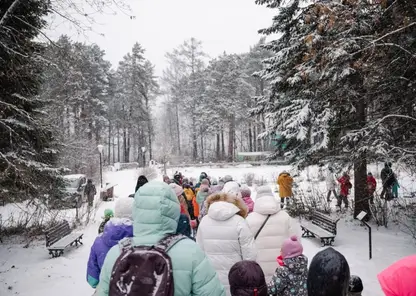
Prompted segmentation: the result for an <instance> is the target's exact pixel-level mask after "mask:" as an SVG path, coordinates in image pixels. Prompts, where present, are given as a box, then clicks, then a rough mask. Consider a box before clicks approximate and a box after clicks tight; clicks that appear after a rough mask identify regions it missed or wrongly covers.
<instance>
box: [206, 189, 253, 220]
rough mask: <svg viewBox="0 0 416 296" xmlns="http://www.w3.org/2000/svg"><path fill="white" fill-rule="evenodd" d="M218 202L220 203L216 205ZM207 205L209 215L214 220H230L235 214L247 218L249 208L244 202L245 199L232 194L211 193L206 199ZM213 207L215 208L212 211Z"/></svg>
mask: <svg viewBox="0 0 416 296" xmlns="http://www.w3.org/2000/svg"><path fill="white" fill-rule="evenodd" d="M217 203H219V205H216V204H217ZM206 206H207V213H208V216H210V217H211V218H212V219H214V220H221V221H224V220H228V219H230V218H231V217H232V216H234V215H235V214H238V215H240V216H241V217H243V218H246V217H247V214H248V208H247V206H246V204H245V203H244V200H243V199H242V198H239V197H236V196H234V195H232V194H213V195H210V196H208V197H207V199H206ZM214 206H215V207H214ZM212 207H214V209H213V210H212V211H211V208H212ZM210 213H211V214H210ZM226 217H227V218H226Z"/></svg>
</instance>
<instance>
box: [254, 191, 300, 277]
mask: <svg viewBox="0 0 416 296" xmlns="http://www.w3.org/2000/svg"><path fill="white" fill-rule="evenodd" d="M268 215H271V216H270V218H269V220H268V221H267V223H266V224H265V225H264V227H263V229H262V230H261V232H260V233H259V235H258V237H257V239H256V248H257V250H258V256H257V263H258V264H260V266H261V268H262V269H263V272H264V275H265V276H266V282H269V281H270V280H271V279H272V276H273V274H274V272H275V271H276V268H277V267H278V263H277V260H276V258H277V257H278V256H279V255H280V249H281V248H282V245H283V241H284V240H285V239H287V238H289V237H291V236H292V235H297V236H299V235H300V233H301V231H300V226H299V225H298V223H296V222H295V221H294V220H293V219H292V218H291V217H290V216H289V215H288V214H287V213H286V212H285V211H282V210H280V203H279V202H277V200H276V198H275V197H274V196H273V193H272V192H271V190H270V193H268V194H267V195H265V196H261V197H259V196H258V197H257V198H256V202H255V204H254V209H253V212H252V213H251V214H249V215H248V217H247V223H248V224H249V226H250V229H251V231H252V233H253V236H255V235H256V233H257V232H258V231H259V229H260V227H261V225H262V224H263V222H264V221H265V220H266V218H267V216H268Z"/></svg>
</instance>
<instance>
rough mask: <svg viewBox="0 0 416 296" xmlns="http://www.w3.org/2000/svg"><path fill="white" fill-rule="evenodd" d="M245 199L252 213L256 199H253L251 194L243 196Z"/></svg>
mask: <svg viewBox="0 0 416 296" xmlns="http://www.w3.org/2000/svg"><path fill="white" fill-rule="evenodd" d="M243 200H244V203H245V204H246V206H247V208H248V212H249V213H251V212H252V211H253V208H254V201H253V200H252V199H251V197H250V196H246V197H243Z"/></svg>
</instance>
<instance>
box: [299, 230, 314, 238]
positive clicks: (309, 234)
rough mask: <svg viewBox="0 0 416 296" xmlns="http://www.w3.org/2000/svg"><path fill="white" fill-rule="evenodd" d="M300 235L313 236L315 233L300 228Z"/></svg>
mask: <svg viewBox="0 0 416 296" xmlns="http://www.w3.org/2000/svg"><path fill="white" fill-rule="evenodd" d="M302 230H303V233H302V237H315V235H314V234H313V233H312V232H310V231H309V230H307V229H302Z"/></svg>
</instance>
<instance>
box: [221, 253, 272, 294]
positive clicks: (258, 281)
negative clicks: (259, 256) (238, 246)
mask: <svg viewBox="0 0 416 296" xmlns="http://www.w3.org/2000/svg"><path fill="white" fill-rule="evenodd" d="M228 281H229V282H230V292H231V296H253V295H255V296H268V294H267V284H266V279H265V278H264V273H263V270H262V269H261V267H260V265H259V264H258V263H257V262H255V261H249V260H243V261H239V262H237V263H236V264H234V265H233V267H231V269H230V272H229V273H228Z"/></svg>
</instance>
